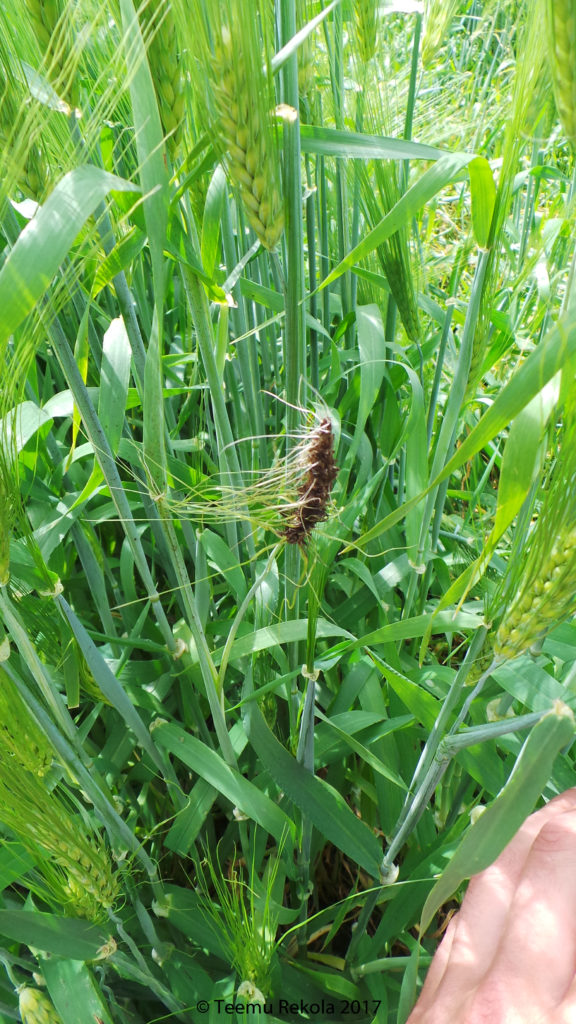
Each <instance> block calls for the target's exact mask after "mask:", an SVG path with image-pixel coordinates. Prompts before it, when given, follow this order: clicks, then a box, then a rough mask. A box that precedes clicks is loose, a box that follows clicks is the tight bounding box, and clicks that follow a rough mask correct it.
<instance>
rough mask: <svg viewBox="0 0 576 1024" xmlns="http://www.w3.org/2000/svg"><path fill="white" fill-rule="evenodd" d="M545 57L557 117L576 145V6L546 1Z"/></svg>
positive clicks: (566, 0) (572, 2) (570, 2)
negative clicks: (548, 65)
mask: <svg viewBox="0 0 576 1024" xmlns="http://www.w3.org/2000/svg"><path fill="white" fill-rule="evenodd" d="M546 23H547V30H548V54H549V63H550V70H551V72H552V83H553V87H554V97H555V99H556V106H557V108H558V116H559V117H560V123H561V125H562V128H563V129H564V132H565V134H566V137H567V138H568V139H570V141H571V142H572V143H573V144H574V143H575V142H576V2H575V0H546Z"/></svg>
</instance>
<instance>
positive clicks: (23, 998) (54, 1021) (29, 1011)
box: [18, 986, 62, 1024]
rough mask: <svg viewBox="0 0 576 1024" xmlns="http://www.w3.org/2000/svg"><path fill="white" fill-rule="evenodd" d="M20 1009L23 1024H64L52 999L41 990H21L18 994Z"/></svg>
mask: <svg viewBox="0 0 576 1024" xmlns="http://www.w3.org/2000/svg"><path fill="white" fill-rule="evenodd" d="M18 1009H19V1011H20V1017H21V1018H22V1024H62V1019H61V1017H60V1016H59V1014H58V1013H56V1010H55V1009H54V1006H53V1004H52V1003H51V1001H50V999H49V998H48V996H47V995H45V994H44V992H41V991H40V989H39V988H30V987H29V986H26V987H25V988H21V989H20V991H19V993H18Z"/></svg>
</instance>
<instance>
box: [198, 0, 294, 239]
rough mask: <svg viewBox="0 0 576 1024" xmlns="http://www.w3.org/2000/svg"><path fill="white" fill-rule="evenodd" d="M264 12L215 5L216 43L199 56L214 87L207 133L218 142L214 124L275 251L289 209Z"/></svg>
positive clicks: (252, 6)
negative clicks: (265, 43)
mask: <svg viewBox="0 0 576 1024" xmlns="http://www.w3.org/2000/svg"><path fill="white" fill-rule="evenodd" d="M259 6H260V5H259V4H258V3H257V0H248V2H240V0H229V2H228V3H222V4H215V6H214V15H215V17H214V20H213V24H212V25H211V35H212V41H211V42H210V44H209V45H206V44H205V45H203V46H201V47H200V50H199V54H198V56H199V61H200V62H201V64H202V70H201V75H202V76H203V77H204V78H205V79H206V81H207V82H209V83H210V86H209V89H208V95H207V97H206V111H205V115H206V117H207V122H206V128H207V130H208V131H209V132H210V133H211V134H212V136H213V135H214V121H213V118H215V121H216V127H217V135H216V138H215V144H216V147H217V149H218V151H219V152H220V155H221V157H222V160H223V162H224V165H225V167H226V170H227V173H228V176H229V178H230V180H231V181H232V183H233V184H234V185H235V186H236V187H237V188H238V191H239V193H240V196H241V199H242V203H243V206H244V210H245V213H246V217H247V220H248V221H249V223H250V225H251V227H252V228H253V230H254V232H255V233H256V235H257V237H258V238H259V239H260V241H261V243H262V245H263V246H265V248H267V249H274V248H275V247H276V245H277V244H278V241H279V239H280V237H281V235H282V231H283V230H284V204H283V200H282V192H281V186H280V156H279V146H278V140H277V137H276V131H275V126H274V122H273V110H274V106H275V100H274V93H273V84H272V81H271V77H270V75H269V74H268V73H267V71H266V70H265V69H264V65H265V63H266V60H265V56H266V55H265V54H263V46H262V43H261V39H260V36H259V35H258V26H259V24H261V23H262V21H261V20H259V18H258V10H259ZM218 13H219V15H220V20H218V17H216V15H217V14H218ZM264 20H265V19H264Z"/></svg>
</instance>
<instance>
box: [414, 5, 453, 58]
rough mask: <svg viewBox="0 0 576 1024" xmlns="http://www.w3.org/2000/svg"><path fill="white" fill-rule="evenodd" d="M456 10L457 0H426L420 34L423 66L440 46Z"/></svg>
mask: <svg viewBox="0 0 576 1024" xmlns="http://www.w3.org/2000/svg"><path fill="white" fill-rule="evenodd" d="M457 10H458V0H426V2H425V5H424V33H423V35H422V63H423V64H424V66H425V67H427V66H428V64H431V63H432V61H433V60H434V57H435V56H436V54H437V53H438V50H439V49H440V47H441V46H442V44H443V42H444V40H445V38H446V36H447V34H448V29H449V28H450V22H451V21H452V18H453V17H454V15H455V14H456V11H457Z"/></svg>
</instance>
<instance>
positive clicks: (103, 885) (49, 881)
mask: <svg viewBox="0 0 576 1024" xmlns="http://www.w3.org/2000/svg"><path fill="white" fill-rule="evenodd" d="M0 821H1V822H3V824H4V825H5V826H6V827H7V828H8V829H9V830H10V832H11V833H12V834H13V835H14V836H16V838H17V839H18V840H19V841H20V842H21V843H22V845H23V846H24V847H25V849H27V850H28V852H29V853H31V854H32V856H34V857H35V859H36V860H37V868H36V873H37V876H39V878H40V880H41V882H40V884H39V885H38V886H37V887H38V889H39V891H40V892H41V893H42V895H44V896H46V898H48V899H49V900H50V901H51V902H53V903H54V904H56V905H58V906H59V907H60V908H61V910H62V911H63V912H64V913H66V914H69V915H71V916H76V917H85V918H88V919H89V920H91V921H94V922H98V921H104V920H106V918H107V915H108V910H109V909H110V908H111V907H112V906H113V904H114V902H115V900H116V898H117V896H118V880H117V877H116V876H115V875H114V873H113V871H112V867H111V863H110V857H109V854H108V852H107V851H106V849H105V847H104V845H103V843H102V841H101V839H100V838H99V836H97V835H95V834H94V832H93V831H92V830H91V828H90V827H89V826H88V825H87V824H86V822H85V821H84V818H83V816H82V814H81V813H80V811H79V810H78V809H76V808H74V807H73V806H72V805H71V803H70V802H69V801H68V800H67V799H65V797H64V796H63V794H61V792H59V791H57V790H52V791H50V790H49V788H48V787H47V785H46V784H45V782H44V781H43V780H41V779H40V778H39V777H38V776H37V775H33V774H32V773H31V772H29V771H26V770H25V769H24V768H22V766H21V765H19V764H18V762H17V761H14V760H11V759H10V758H9V757H7V756H6V754H5V753H2V752H0Z"/></svg>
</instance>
